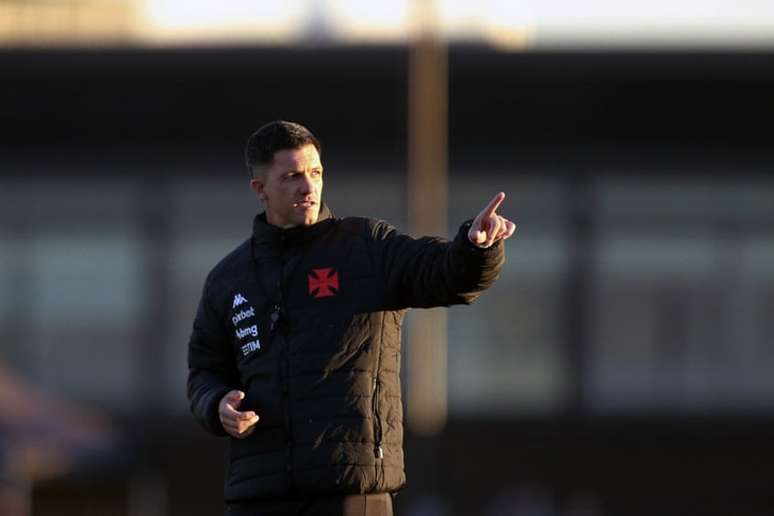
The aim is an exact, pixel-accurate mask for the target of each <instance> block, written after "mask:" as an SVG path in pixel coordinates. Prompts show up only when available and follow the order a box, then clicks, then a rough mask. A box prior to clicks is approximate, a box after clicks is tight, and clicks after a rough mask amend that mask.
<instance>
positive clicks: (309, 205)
mask: <svg viewBox="0 0 774 516" xmlns="http://www.w3.org/2000/svg"><path fill="white" fill-rule="evenodd" d="M315 205H317V201H313V200H306V201H298V202H295V203H293V207H294V208H303V209H306V210H308V209H311V208H313V207H314V206H315Z"/></svg>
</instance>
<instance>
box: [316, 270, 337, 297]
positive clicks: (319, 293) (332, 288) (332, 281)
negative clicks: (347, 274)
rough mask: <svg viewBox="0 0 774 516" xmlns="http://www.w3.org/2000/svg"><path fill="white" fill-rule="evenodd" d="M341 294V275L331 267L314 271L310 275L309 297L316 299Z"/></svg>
mask: <svg viewBox="0 0 774 516" xmlns="http://www.w3.org/2000/svg"><path fill="white" fill-rule="evenodd" d="M338 293H339V273H338V272H336V271H335V270H333V268H331V267H326V268H324V269H312V272H310V273H309V295H310V296H312V297H314V298H315V299H320V298H322V297H331V296H335V295H336V294H338Z"/></svg>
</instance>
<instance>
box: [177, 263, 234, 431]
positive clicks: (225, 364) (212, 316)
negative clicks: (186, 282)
mask: <svg viewBox="0 0 774 516" xmlns="http://www.w3.org/2000/svg"><path fill="white" fill-rule="evenodd" d="M187 387H188V389H187V390H188V401H189V403H190V409H191V413H192V414H193V415H194V416H195V417H196V419H197V420H198V421H199V422H200V423H201V424H202V426H203V427H204V428H205V430H207V431H208V432H210V433H212V434H215V435H226V432H225V431H224V430H223V425H222V424H221V423H220V418H219V416H218V404H219V403H220V400H221V398H222V397H223V396H224V395H225V394H226V393H227V392H229V391H230V390H232V389H236V388H238V375H237V371H236V363H235V361H234V355H233V353H232V352H231V349H230V346H229V338H228V334H227V331H226V328H225V326H224V324H223V318H222V317H219V316H218V315H217V313H216V310H215V309H214V307H213V306H212V301H211V298H210V278H208V279H207V281H206V282H205V286H204V292H203V293H202V298H201V301H200V302H199V308H198V310H197V312H196V319H195V320H194V323H193V331H192V333H191V338H190V340H189V342H188V385H187Z"/></svg>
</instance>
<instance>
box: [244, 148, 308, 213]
mask: <svg viewBox="0 0 774 516" xmlns="http://www.w3.org/2000/svg"><path fill="white" fill-rule="evenodd" d="M322 175H323V167H322V163H320V154H319V153H318V152H317V149H316V148H315V146H314V145H312V144H309V145H305V146H303V147H301V148H298V149H286V150H281V151H277V152H275V153H274V161H272V162H271V164H270V165H268V166H267V167H265V168H264V169H263V170H262V171H259V172H258V173H257V174H256V177H255V179H253V180H251V181H250V188H252V189H253V191H254V192H255V194H256V196H257V197H258V199H260V200H261V201H262V202H263V205H264V207H265V208H266V221H267V222H268V223H269V224H272V225H274V226H279V227H281V228H291V227H295V226H309V225H311V224H314V223H315V222H317V217H318V216H319V214H320V200H321V198H322V188H323V180H322Z"/></svg>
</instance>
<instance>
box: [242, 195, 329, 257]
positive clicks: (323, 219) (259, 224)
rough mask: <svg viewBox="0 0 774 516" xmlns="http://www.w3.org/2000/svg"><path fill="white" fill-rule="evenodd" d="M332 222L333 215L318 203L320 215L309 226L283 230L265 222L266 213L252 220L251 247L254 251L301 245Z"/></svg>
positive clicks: (323, 230)
mask: <svg viewBox="0 0 774 516" xmlns="http://www.w3.org/2000/svg"><path fill="white" fill-rule="evenodd" d="M333 222H334V215H333V213H332V212H331V211H330V209H328V206H327V205H326V204H325V203H324V202H323V203H320V215H319V216H318V218H317V222H315V223H314V224H312V225H311V226H296V227H292V228H287V229H283V228H280V227H277V226H273V225H271V224H269V223H268V222H266V212H261V213H259V214H258V215H256V216H255V219H253V245H254V246H255V250H256V251H260V250H263V251H264V252H265V251H268V250H270V249H283V248H286V247H293V246H297V245H301V244H302V243H304V242H307V241H309V240H313V239H314V238H316V237H318V236H319V235H321V234H322V233H323V232H325V231H326V230H327V229H328V228H330V227H331V225H332V224H333Z"/></svg>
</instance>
